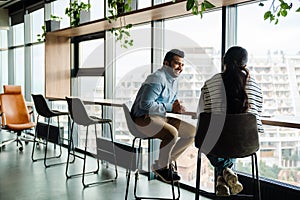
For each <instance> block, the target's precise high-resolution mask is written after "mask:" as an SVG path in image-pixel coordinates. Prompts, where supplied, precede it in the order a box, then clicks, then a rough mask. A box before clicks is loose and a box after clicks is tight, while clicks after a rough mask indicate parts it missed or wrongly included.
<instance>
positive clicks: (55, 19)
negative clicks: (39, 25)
mask: <svg viewBox="0 0 300 200" xmlns="http://www.w3.org/2000/svg"><path fill="white" fill-rule="evenodd" d="M61 20H62V17H59V16H55V15H51V16H50V20H47V21H45V24H46V32H51V31H56V30H59V29H60V21H61Z"/></svg>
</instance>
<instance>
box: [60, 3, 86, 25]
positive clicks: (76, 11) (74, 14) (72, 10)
mask: <svg viewBox="0 0 300 200" xmlns="http://www.w3.org/2000/svg"><path fill="white" fill-rule="evenodd" d="M90 8H91V4H90V3H84V2H80V3H78V1H77V0H75V1H73V2H71V3H70V6H69V7H67V8H66V10H65V14H66V15H67V16H68V17H70V19H71V27H76V26H79V25H80V22H81V23H82V22H83V21H84V22H86V21H88V20H82V19H80V18H81V13H82V11H89V9H90Z"/></svg>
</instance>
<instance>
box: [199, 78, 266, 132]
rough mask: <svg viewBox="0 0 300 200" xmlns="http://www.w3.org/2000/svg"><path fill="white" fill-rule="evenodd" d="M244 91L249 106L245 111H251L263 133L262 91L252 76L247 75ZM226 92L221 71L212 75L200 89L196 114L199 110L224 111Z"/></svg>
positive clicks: (259, 129)
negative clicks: (261, 118) (261, 116)
mask: <svg viewBox="0 0 300 200" xmlns="http://www.w3.org/2000/svg"><path fill="white" fill-rule="evenodd" d="M246 93H247V95H248V102H249V105H250V108H249V109H248V110H247V112H249V113H252V114H254V115H255V116H256V119H257V128H258V131H259V132H260V133H263V132H264V130H263V127H262V123H261V120H260V115H261V112H262V104H263V98H262V91H261V89H260V87H259V85H258V84H257V83H256V82H255V80H254V78H252V77H249V78H248V80H247V82H246ZM226 105H227V103H226V92H225V87H224V84H223V80H222V75H221V73H219V74H216V75H214V76H213V77H212V78H211V79H209V80H207V81H206V82H205V83H204V86H203V87H202V89H201V96H200V100H199V105H198V114H199V113H201V112H221V113H226Z"/></svg>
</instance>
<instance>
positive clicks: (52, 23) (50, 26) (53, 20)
mask: <svg viewBox="0 0 300 200" xmlns="http://www.w3.org/2000/svg"><path fill="white" fill-rule="evenodd" d="M61 20H62V18H61V17H59V16H55V15H51V16H50V20H47V21H45V25H43V26H42V31H43V32H42V33H41V34H37V40H38V41H39V42H42V41H45V38H46V32H51V31H56V30H59V29H60V21H61Z"/></svg>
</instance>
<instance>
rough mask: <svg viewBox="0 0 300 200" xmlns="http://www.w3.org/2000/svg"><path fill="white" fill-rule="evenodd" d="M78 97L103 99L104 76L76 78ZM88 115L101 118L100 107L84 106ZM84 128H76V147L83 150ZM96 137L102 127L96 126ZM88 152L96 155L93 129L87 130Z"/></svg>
mask: <svg viewBox="0 0 300 200" xmlns="http://www.w3.org/2000/svg"><path fill="white" fill-rule="evenodd" d="M76 83H77V91H78V96H79V97H80V98H81V99H97V98H98V99H103V98H104V76H100V77H78V78H77V80H76ZM86 110H87V112H88V114H89V115H92V116H98V117H102V107H101V106H98V105H86ZM85 134H86V127H83V126H80V127H78V137H77V141H75V142H77V147H79V148H81V149H84V147H85V141H86V139H85V138H86V135H85ZM97 135H102V127H101V126H97ZM88 151H89V152H92V153H96V140H95V129H94V127H93V126H91V127H90V128H89V135H88Z"/></svg>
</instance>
